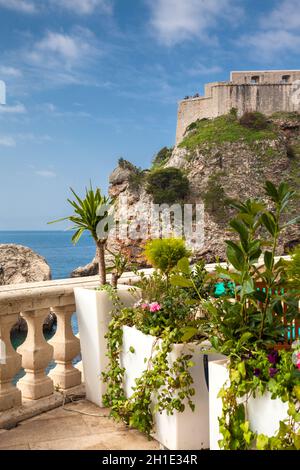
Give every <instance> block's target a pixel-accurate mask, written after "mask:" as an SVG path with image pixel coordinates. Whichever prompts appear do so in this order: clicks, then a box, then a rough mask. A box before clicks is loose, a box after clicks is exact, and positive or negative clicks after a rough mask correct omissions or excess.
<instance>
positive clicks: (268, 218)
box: [261, 212, 277, 237]
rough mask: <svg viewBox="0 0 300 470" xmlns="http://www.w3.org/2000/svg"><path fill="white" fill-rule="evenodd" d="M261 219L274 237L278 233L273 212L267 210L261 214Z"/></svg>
mask: <svg viewBox="0 0 300 470" xmlns="http://www.w3.org/2000/svg"><path fill="white" fill-rule="evenodd" d="M261 221H262V223H263V225H264V226H265V227H266V229H267V230H268V232H269V233H270V234H271V235H272V237H274V236H275V235H276V229H277V228H276V223H275V220H274V216H273V214H272V213H271V212H266V213H264V214H262V215H261Z"/></svg>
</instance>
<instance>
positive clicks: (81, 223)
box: [50, 185, 113, 285]
mask: <svg viewBox="0 0 300 470" xmlns="http://www.w3.org/2000/svg"><path fill="white" fill-rule="evenodd" d="M71 192H72V194H73V196H74V198H75V199H68V202H69V204H70V205H71V207H72V208H73V210H74V213H73V214H72V215H70V216H67V217H63V218H61V219H58V220H55V221H54V222H50V223H56V222H62V221H65V220H68V221H69V222H71V223H72V224H73V226H72V227H71V229H70V230H73V231H74V232H75V233H74V235H73V237H72V241H73V243H74V244H76V243H78V241H79V240H80V238H81V236H82V235H83V233H84V232H89V233H90V234H91V236H92V238H93V240H94V242H95V244H96V254H97V259H98V265H99V276H100V284H101V285H104V284H106V266H105V245H106V242H107V237H108V233H109V227H110V221H111V215H110V214H109V212H110V209H111V208H112V206H113V200H112V199H110V198H109V197H106V196H104V195H102V194H101V191H100V189H99V188H97V189H95V190H94V189H93V188H92V185H91V186H90V187H89V188H87V189H86V191H85V196H84V197H83V198H81V197H79V196H78V195H77V194H76V193H75V191H74V190H73V189H72V188H71Z"/></svg>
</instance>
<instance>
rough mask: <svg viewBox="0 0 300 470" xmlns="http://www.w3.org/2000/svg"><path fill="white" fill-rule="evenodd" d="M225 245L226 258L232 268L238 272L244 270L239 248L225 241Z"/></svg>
mask: <svg viewBox="0 0 300 470" xmlns="http://www.w3.org/2000/svg"><path fill="white" fill-rule="evenodd" d="M226 244H227V251H226V253H227V258H228V261H229V262H230V263H231V264H232V266H233V267H234V268H235V269H237V270H238V271H242V270H243V268H244V253H243V252H242V250H241V248H240V247H239V246H238V245H236V244H235V243H234V242H232V241H230V240H226Z"/></svg>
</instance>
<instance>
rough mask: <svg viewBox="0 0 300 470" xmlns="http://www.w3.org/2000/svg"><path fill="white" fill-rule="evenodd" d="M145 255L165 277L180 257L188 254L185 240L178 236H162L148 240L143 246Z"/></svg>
mask: <svg viewBox="0 0 300 470" xmlns="http://www.w3.org/2000/svg"><path fill="white" fill-rule="evenodd" d="M144 254H145V257H146V259H147V261H148V262H149V263H150V264H151V265H152V266H153V267H154V268H155V269H159V270H160V271H161V272H162V273H163V274H165V275H166V276H167V277H168V276H169V275H170V272H171V270H172V269H173V268H175V266H176V265H177V263H178V261H179V260H180V259H181V258H185V257H187V256H189V255H190V252H189V251H188V250H187V249H186V247H185V242H184V241H183V240H182V239H180V238H162V239H156V240H150V241H148V242H147V243H146V246H145V252H144Z"/></svg>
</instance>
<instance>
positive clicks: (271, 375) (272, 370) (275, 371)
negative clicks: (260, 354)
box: [269, 367, 278, 379]
mask: <svg viewBox="0 0 300 470" xmlns="http://www.w3.org/2000/svg"><path fill="white" fill-rule="evenodd" d="M277 372H278V369H276V368H275V367H270V369H269V375H270V377H271V379H272V378H273V377H275V375H276V374H277Z"/></svg>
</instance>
